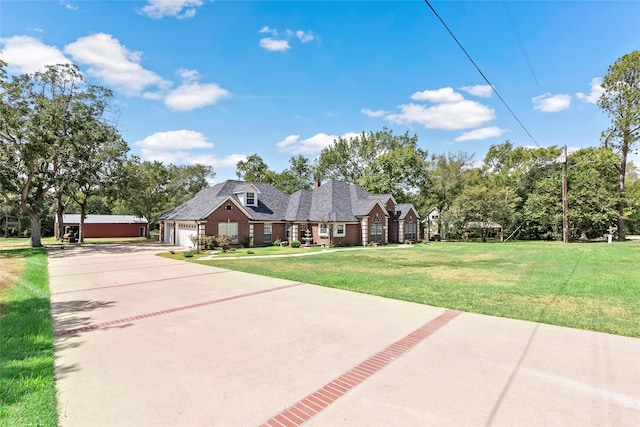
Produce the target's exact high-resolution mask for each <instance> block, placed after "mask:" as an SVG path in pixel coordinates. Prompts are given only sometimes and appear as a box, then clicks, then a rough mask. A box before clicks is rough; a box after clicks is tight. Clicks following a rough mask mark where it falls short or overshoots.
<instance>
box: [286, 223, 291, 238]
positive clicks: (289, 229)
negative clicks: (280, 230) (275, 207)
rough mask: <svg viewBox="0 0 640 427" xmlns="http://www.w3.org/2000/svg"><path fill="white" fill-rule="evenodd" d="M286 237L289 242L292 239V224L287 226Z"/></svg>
mask: <svg viewBox="0 0 640 427" xmlns="http://www.w3.org/2000/svg"><path fill="white" fill-rule="evenodd" d="M284 237H286V239H287V240H289V239H290V238H291V224H287V225H286V226H285V231H284Z"/></svg>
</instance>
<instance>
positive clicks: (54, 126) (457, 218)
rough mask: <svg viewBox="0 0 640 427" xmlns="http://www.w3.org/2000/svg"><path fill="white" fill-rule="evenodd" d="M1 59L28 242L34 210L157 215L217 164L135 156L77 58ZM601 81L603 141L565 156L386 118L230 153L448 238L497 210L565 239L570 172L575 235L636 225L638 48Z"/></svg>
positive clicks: (3, 102) (106, 94) (8, 171)
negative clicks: (420, 132)
mask: <svg viewBox="0 0 640 427" xmlns="http://www.w3.org/2000/svg"><path fill="white" fill-rule="evenodd" d="M6 67H7V64H6V63H4V62H2V61H0V190H1V192H0V198H1V201H2V207H1V208H0V214H2V215H3V216H6V215H16V216H17V215H23V216H26V217H28V218H29V221H30V233H31V244H32V246H40V245H41V235H42V230H41V226H42V220H43V219H44V220H45V222H46V221H48V219H49V218H50V217H51V216H52V215H55V216H57V217H60V216H61V215H62V214H63V213H74V212H77V213H79V214H81V215H80V216H81V218H84V217H85V216H86V215H87V214H95V213H104V214H134V215H139V216H144V217H146V218H147V219H148V220H149V222H150V225H151V227H152V228H153V227H154V226H157V222H158V218H159V217H160V216H161V215H162V214H163V213H164V212H166V211H168V210H170V209H172V208H174V207H175V206H177V205H179V204H180V203H182V202H184V201H186V200H188V199H189V198H191V197H192V196H193V195H194V194H195V193H196V192H198V191H199V190H201V189H202V188H204V187H206V186H207V184H208V182H209V181H210V180H211V179H213V177H214V176H215V172H214V171H213V169H212V168H211V167H210V166H205V165H191V166H176V165H172V164H169V165H165V164H163V163H161V162H148V161H141V160H140V159H139V158H137V157H136V156H133V155H131V154H130V153H129V147H128V145H127V143H126V142H125V141H124V140H123V139H122V137H121V136H120V134H119V132H118V127H117V117H118V111H117V110H116V109H115V108H114V107H113V102H112V101H113V94H112V93H111V91H110V90H108V89H106V88H103V87H99V86H94V85H89V84H87V83H86V82H85V81H84V79H83V77H82V74H81V73H80V71H79V70H78V68H77V67H76V66H74V65H56V66H48V67H46V69H45V71H41V72H36V73H33V74H25V75H20V76H9V75H8V73H7V71H6ZM602 88H603V90H604V93H603V94H602V96H601V98H600V100H599V101H598V105H599V106H600V108H601V109H602V110H603V111H604V112H605V113H606V114H607V115H608V116H609V117H610V118H611V126H610V127H609V128H608V129H606V130H604V131H603V133H602V138H601V143H600V144H599V145H598V146H593V147H588V148H583V149H580V150H578V151H576V152H574V153H572V154H571V155H570V156H569V157H568V159H566V160H564V161H561V159H560V156H561V147H558V146H551V147H544V148H542V147H537V148H528V147H516V146H514V145H513V144H512V143H511V142H510V141H505V142H504V143H501V144H497V145H493V146H491V147H490V148H489V150H488V152H487V153H486V155H485V157H484V158H483V160H482V161H481V162H480V163H474V161H473V159H474V156H473V155H472V154H469V153H466V152H464V151H458V152H453V153H444V154H430V153H428V151H427V150H425V149H423V148H421V146H420V145H419V144H418V137H417V135H410V134H409V133H408V132H406V133H404V134H400V135H398V134H394V133H393V131H392V130H390V129H387V128H383V129H382V130H378V131H370V132H362V133H361V134H360V135H358V136H357V137H355V138H348V139H347V138H342V137H339V138H337V139H336V140H335V141H334V142H333V143H332V144H331V145H329V146H328V147H326V148H324V149H323V150H322V151H321V152H320V154H319V155H318V156H317V157H316V158H315V159H314V160H309V159H308V158H306V157H304V156H301V155H297V156H292V157H291V158H290V159H289V166H288V167H287V168H285V169H284V170H282V171H280V172H277V171H274V170H272V169H271V168H270V167H269V166H268V165H267V164H266V163H265V162H264V160H263V159H262V158H261V157H260V156H259V155H258V154H252V155H250V156H248V157H247V159H246V160H243V161H240V162H238V164H237V171H236V175H237V176H238V178H240V179H243V180H246V181H253V182H266V183H270V184H272V185H274V186H275V187H276V188H278V189H280V190H281V191H283V192H285V193H293V192H295V191H297V190H299V189H305V188H312V187H313V183H314V182H315V181H323V180H327V179H338V180H344V181H347V182H353V183H357V184H358V185H360V186H361V187H363V188H365V189H366V190H368V191H370V192H372V193H377V194H392V195H393V196H394V197H395V199H396V201H397V202H398V203H405V202H410V203H413V204H414V205H415V206H416V208H417V209H418V211H419V212H420V214H421V215H422V217H423V218H426V217H427V215H428V214H429V213H431V212H437V213H438V216H437V221H436V223H437V224H436V225H437V228H438V234H439V235H440V236H441V237H443V238H459V237H461V236H462V235H463V233H464V232H465V230H467V229H468V228H469V227H468V225H469V224H470V223H473V224H476V228H478V229H479V232H480V235H481V237H482V238H483V239H484V238H485V237H486V233H487V230H488V229H489V228H490V226H491V225H492V224H494V223H497V224H500V225H501V226H502V230H503V232H504V233H505V234H507V235H508V236H509V237H513V238H518V239H557V240H559V239H560V238H561V236H562V228H563V191H562V182H563V173H564V174H565V175H566V180H567V183H568V191H567V194H566V198H567V203H568V206H569V209H568V212H567V215H566V216H567V217H568V232H569V234H570V236H571V237H572V238H574V239H577V238H591V237H597V236H601V235H603V234H605V233H607V232H609V231H610V229H611V227H612V226H614V225H615V227H616V229H617V233H618V236H619V238H621V239H624V237H625V234H627V233H628V232H632V233H637V232H640V179H639V177H638V170H637V168H636V166H635V165H634V164H633V163H631V162H629V161H628V156H629V154H630V153H631V152H633V150H634V149H635V147H636V145H637V142H638V140H639V139H640V52H638V51H635V52H632V53H630V54H628V55H625V56H623V57H621V58H620V59H618V60H617V61H616V62H615V63H614V64H612V65H611V67H609V71H608V73H607V75H606V77H605V78H604V81H603V83H602ZM563 163H565V164H564V165H563ZM563 166H565V169H564V171H563ZM17 210H19V211H20V213H18V212H16V211H17ZM58 224H60V225H61V224H62V221H58ZM478 224H480V226H478ZM82 228H83V227H82V226H81V233H80V236H79V237H80V239H82V238H83V236H82ZM61 234H62V230H58V235H61Z"/></svg>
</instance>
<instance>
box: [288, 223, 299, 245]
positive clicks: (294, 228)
mask: <svg viewBox="0 0 640 427" xmlns="http://www.w3.org/2000/svg"><path fill="white" fill-rule="evenodd" d="M289 231H291V233H290V236H289V239H290V240H291V241H293V240H300V239H298V224H291V229H290V230H289Z"/></svg>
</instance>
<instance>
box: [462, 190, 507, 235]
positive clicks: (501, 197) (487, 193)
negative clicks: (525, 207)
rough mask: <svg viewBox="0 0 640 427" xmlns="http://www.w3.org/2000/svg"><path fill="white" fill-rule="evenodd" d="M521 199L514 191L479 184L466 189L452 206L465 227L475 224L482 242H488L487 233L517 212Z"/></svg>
mask: <svg viewBox="0 0 640 427" xmlns="http://www.w3.org/2000/svg"><path fill="white" fill-rule="evenodd" d="M518 201H519V198H518V197H517V196H516V195H515V193H514V191H513V189H509V188H507V187H495V186H491V185H490V184H489V183H486V182H485V183H479V184H475V185H469V186H467V187H465V188H464V189H463V190H462V192H461V193H460V195H459V196H458V197H457V198H456V200H455V201H454V203H453V205H452V209H453V210H455V211H456V212H457V213H458V215H459V217H460V218H461V220H462V221H464V224H465V227H467V226H468V225H469V223H475V224H476V225H477V226H478V228H479V229H480V233H481V237H482V241H483V242H486V241H487V232H488V230H489V229H490V228H491V227H492V226H493V225H494V224H496V223H497V224H500V225H501V226H504V225H503V224H504V223H505V222H506V221H508V220H509V218H510V217H511V216H512V215H513V212H514V211H515V208H516V205H517V203H518Z"/></svg>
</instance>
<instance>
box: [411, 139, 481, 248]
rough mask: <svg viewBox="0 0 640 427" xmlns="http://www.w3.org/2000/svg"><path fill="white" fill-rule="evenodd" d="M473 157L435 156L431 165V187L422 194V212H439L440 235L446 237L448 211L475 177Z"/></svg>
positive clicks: (458, 153) (426, 187) (423, 190)
mask: <svg viewBox="0 0 640 427" xmlns="http://www.w3.org/2000/svg"><path fill="white" fill-rule="evenodd" d="M472 161H473V156H472V155H471V154H469V153H466V152H464V151H458V152H456V153H447V154H439V155H434V156H432V158H431V163H430V185H428V186H425V187H424V188H423V189H422V191H421V194H420V199H421V200H420V206H421V210H423V211H424V212H425V213H428V212H429V211H431V209H433V208H437V209H438V212H439V218H438V233H439V234H440V235H441V236H443V237H444V236H445V232H446V231H447V230H448V228H449V227H448V225H447V224H445V222H448V220H447V218H448V217H451V216H449V215H448V214H447V211H449V209H450V208H451V206H452V205H453V202H454V201H455V199H456V198H457V197H458V195H459V194H460V193H461V192H462V190H463V189H464V187H465V185H466V184H467V183H468V181H469V180H470V179H471V178H472V177H473V176H474V172H473V171H472V169H473V168H472Z"/></svg>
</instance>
